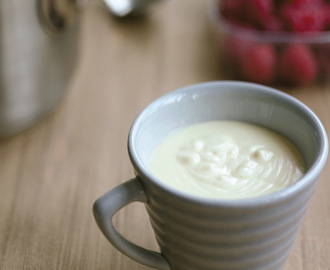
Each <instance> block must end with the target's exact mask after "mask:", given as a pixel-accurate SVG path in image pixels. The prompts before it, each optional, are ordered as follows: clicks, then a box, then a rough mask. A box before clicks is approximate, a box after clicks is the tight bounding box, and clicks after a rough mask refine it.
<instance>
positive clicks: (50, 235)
mask: <svg viewBox="0 0 330 270" xmlns="http://www.w3.org/2000/svg"><path fill="white" fill-rule="evenodd" d="M81 23H82V24H81V26H82V32H81V58H80V62H79V65H78V69H77V72H76V74H75V76H74V77H73V78H72V81H71V85H70V87H69V89H68V92H67V95H66V96H65V98H64V100H63V101H62V103H61V104H60V106H59V107H58V108H57V110H56V111H55V112H54V113H53V114H52V115H51V116H49V117H47V118H46V119H44V120H43V121H42V122H40V123H39V124H37V125H36V126H34V127H32V128H30V129H29V130H27V131H25V132H23V133H20V134H18V135H16V136H13V137H11V138H9V139H6V140H3V141H2V142H0V269H111V270H128V269H129V270H146V269H150V268H148V267H145V266H141V265H139V264H138V263H136V262H134V261H132V260H131V259H129V258H127V257H125V256H124V255H122V254H121V253H119V252H118V251H117V250H116V249H115V248H114V247H112V246H111V245H110V244H109V243H108V242H107V241H106V239H105V238H104V237H103V236H102V234H101V232H100V231H99V230H98V228H97V225H96V223H95V221H94V218H93V215H92V204H93V202H94V201H95V200H96V199H97V198H98V197H99V196H100V195H102V194H103V193H105V192H106V191H107V190H109V189H111V188H113V187H115V186H116V185H118V184H119V183H122V182H124V181H126V180H128V179H130V178H131V177H132V176H133V170H132V167H131V165H130V162H129V158H128V155H127V150H126V149H127V148H126V140H127V134H128V131H129V128H130V126H131V124H132V122H133V120H134V119H135V117H136V116H137V114H138V113H139V112H140V111H141V110H142V109H143V108H144V107H145V106H146V105H147V104H148V103H149V102H151V101H152V100H153V99H155V98H157V97H159V96H160V95H162V94H165V93H167V92H169V91H171V90H173V89H175V88H178V87H181V86H184V85H188V84H192V83H197V82H202V81H209V80H219V79H224V77H223V76H222V75H221V65H220V61H218V58H217V57H218V56H217V52H216V43H215V38H214V35H213V32H212V28H211V25H210V23H209V21H208V18H207V15H206V12H205V3H204V1H199V0H180V1H170V2H168V3H161V4H160V5H159V6H157V7H155V9H154V10H153V12H152V13H150V14H149V16H147V17H146V18H140V19H131V20H124V21H120V20H116V19H114V18H112V17H111V16H110V15H109V14H108V13H107V11H106V10H105V7H104V5H103V4H102V2H101V1H99V0H94V1H90V2H89V4H88V6H87V7H86V8H85V9H84V11H83V12H82V21H81ZM288 91H289V93H290V94H292V95H293V96H296V97H297V98H298V99H300V100H301V101H303V102H304V103H306V104H307V105H308V106H309V107H310V108H311V109H312V110H314V112H315V113H316V114H317V115H318V116H319V117H320V119H321V120H322V121H323V123H324V125H325V127H326V129H327V130H328V131H329V130H330V116H329V108H330V89H328V88H327V87H318V86H314V87H308V88H300V89H291V90H288ZM329 174H330V165H329V162H328V163H327V164H326V167H325V169H324V171H323V173H322V175H321V178H320V182H319V184H318V187H317V189H316V192H315V195H314V198H313V200H312V203H311V205H310V208H309V210H308V213H307V215H306V217H305V219H304V222H303V226H302V228H301V231H300V233H299V236H298V238H297V240H296V242H295V245H294V248H293V250H292V252H291V254H290V257H289V260H288V263H287V265H286V268H285V270H297V269H304V270H329V269H330V256H329V254H330V196H329V190H330V181H329V179H328V175H329ZM115 224H116V226H117V228H118V230H119V231H120V232H121V233H122V234H124V235H125V236H126V237H127V238H128V239H130V240H131V241H133V242H135V243H137V244H139V245H142V246H144V247H146V248H149V249H154V250H157V245H156V242H155V240H154V236H153V232H152V230H151V227H150V225H149V221H148V217H147V214H146V212H145V209H144V206H143V205H142V204H139V203H134V204H132V205H129V206H128V207H126V208H124V209H123V210H121V211H120V212H119V213H118V214H117V215H116V217H115Z"/></svg>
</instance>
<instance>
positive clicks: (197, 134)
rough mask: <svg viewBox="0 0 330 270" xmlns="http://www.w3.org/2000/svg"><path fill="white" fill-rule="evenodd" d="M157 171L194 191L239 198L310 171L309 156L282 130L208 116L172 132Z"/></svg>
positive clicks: (159, 152) (155, 160)
mask: <svg viewBox="0 0 330 270" xmlns="http://www.w3.org/2000/svg"><path fill="white" fill-rule="evenodd" d="M150 170H151V172H152V173H153V174H154V175H155V176H156V177H157V178H159V179H160V180H162V181H164V182H166V183H168V184H169V185H171V186H173V187H175V188H177V189H180V190H182V191H184V192H188V193H191V194H195V195H199V196H203V197H209V198H224V199H235V198H236V199H237V198H249V197H255V196H260V195H263V194H267V193H270V192H274V191H277V190H280V189H283V188H284V187H286V186H288V185H290V184H292V183H294V182H295V181H297V180H298V179H299V178H301V176H302V175H303V174H304V171H305V165H304V160H303V158H302V156H301V154H300V153H299V151H298V150H297V149H296V147H295V146H294V145H293V144H292V143H291V142H290V141H289V140H288V139H286V138H285V137H283V136H282V135H280V134H278V133H276V132H274V131H272V130H270V129H267V128H264V127H261V126H257V125H253V124H249V123H245V122H233V121H215V122H203V123H200V124H196V125H192V126H188V127H185V128H183V129H181V130H179V131H176V132H174V133H173V134H171V135H169V136H168V137H167V138H166V139H165V140H164V141H163V142H161V143H160V145H158V147H157V148H156V149H155V151H154V153H153V154H152V157H151V160H150Z"/></svg>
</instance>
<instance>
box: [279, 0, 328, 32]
mask: <svg viewBox="0 0 330 270" xmlns="http://www.w3.org/2000/svg"><path fill="white" fill-rule="evenodd" d="M324 8H325V6H324V4H323V2H320V1H306V0H305V1H301V0H300V1H296V2H295V3H290V4H286V5H283V7H282V8H281V9H280V15H281V17H282V19H283V21H284V23H285V25H286V27H287V30H289V31H294V32H317V31H323V30H324V28H325V24H326V15H325V11H324V10H325V9H324Z"/></svg>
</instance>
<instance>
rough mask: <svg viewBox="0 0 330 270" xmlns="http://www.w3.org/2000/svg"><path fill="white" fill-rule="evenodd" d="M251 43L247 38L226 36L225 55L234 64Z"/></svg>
mask: <svg viewBox="0 0 330 270" xmlns="http://www.w3.org/2000/svg"><path fill="white" fill-rule="evenodd" d="M252 44H253V43H252V41H249V40H248V39H244V38H243V39H240V38H236V37H235V36H228V37H227V39H225V40H224V53H225V57H228V58H229V60H230V61H233V64H235V65H236V64H237V63H238V62H240V60H241V59H242V57H243V56H244V55H245V53H246V52H247V51H248V50H249V49H250V47H251V46H252Z"/></svg>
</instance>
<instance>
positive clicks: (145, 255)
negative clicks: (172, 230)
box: [93, 178, 171, 270]
mask: <svg viewBox="0 0 330 270" xmlns="http://www.w3.org/2000/svg"><path fill="white" fill-rule="evenodd" d="M135 201H138V202H142V203H147V196H146V194H145V192H144V188H143V186H142V184H141V183H140V181H139V180H138V179H137V178H133V179H131V180H128V181H127V182H125V183H123V184H121V185H119V186H117V187H115V188H114V189H112V190H110V191H108V192H107V193H105V194H104V195H102V196H101V197H100V198H99V199H97V200H96V201H95V203H94V205H93V213H94V218H95V220H96V223H97V224H98V226H99V228H100V230H101V231H102V233H103V234H104V236H105V237H106V238H107V239H108V240H109V242H110V243H111V244H112V245H113V246H115V247H116V248H117V249H118V250H119V251H120V252H122V253H123V254H125V255H126V256H128V257H130V258H131V259H133V260H135V261H137V262H139V263H141V264H144V265H147V266H149V267H153V268H157V269H161V270H170V269H171V267H170V265H169V264H168V262H167V261H166V259H165V258H164V256H163V255H162V254H161V253H159V252H155V251H151V250H148V249H145V248H142V247H140V246H137V245H135V244H133V243H132V242H130V241H128V240H126V239H125V238H124V237H123V236H122V235H121V234H120V233H118V232H117V230H116V229H115V227H114V225H113V223H112V218H113V216H114V214H115V213H116V212H118V211H119V210H120V209H121V208H122V207H124V206H126V205H127V204H130V203H132V202H135Z"/></svg>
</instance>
